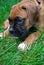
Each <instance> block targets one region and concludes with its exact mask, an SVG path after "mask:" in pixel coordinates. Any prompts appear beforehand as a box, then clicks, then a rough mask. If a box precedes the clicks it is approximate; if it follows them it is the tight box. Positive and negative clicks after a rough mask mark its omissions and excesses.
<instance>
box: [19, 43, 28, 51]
mask: <svg viewBox="0 0 44 65" xmlns="http://www.w3.org/2000/svg"><path fill="white" fill-rule="evenodd" d="M27 48H28V47H27V45H26V44H25V43H24V42H23V43H20V44H19V46H18V49H19V50H21V51H24V50H26V49H27Z"/></svg>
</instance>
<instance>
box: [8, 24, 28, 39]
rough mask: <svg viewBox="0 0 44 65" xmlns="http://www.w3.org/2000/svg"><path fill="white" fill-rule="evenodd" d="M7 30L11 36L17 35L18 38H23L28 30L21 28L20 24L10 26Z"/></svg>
mask: <svg viewBox="0 0 44 65" xmlns="http://www.w3.org/2000/svg"><path fill="white" fill-rule="evenodd" d="M14 28H15V29H14ZM9 31H10V35H11V36H14V37H19V38H20V37H21V38H23V37H25V36H27V33H28V30H27V29H26V28H23V27H22V26H19V25H17V26H15V27H11V26H10V28H9Z"/></svg>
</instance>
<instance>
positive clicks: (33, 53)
mask: <svg viewBox="0 0 44 65" xmlns="http://www.w3.org/2000/svg"><path fill="white" fill-rule="evenodd" d="M19 1H20V0H0V32H3V31H4V26H3V23H4V21H5V20H6V19H7V18H8V16H9V12H10V9H11V6H12V5H15V4H16V3H18V2H19ZM20 42H21V40H20V39H15V38H14V37H10V36H9V37H5V38H0V65H44V32H43V33H42V34H41V35H40V36H39V39H38V40H36V42H35V43H34V44H33V45H32V47H31V49H30V50H26V51H24V52H21V51H19V50H18V48H17V46H18V44H19V43H20Z"/></svg>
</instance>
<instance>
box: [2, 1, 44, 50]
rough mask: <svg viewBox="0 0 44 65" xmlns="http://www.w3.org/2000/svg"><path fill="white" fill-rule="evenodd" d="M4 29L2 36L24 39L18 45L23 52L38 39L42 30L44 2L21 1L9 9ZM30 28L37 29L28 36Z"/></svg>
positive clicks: (43, 27) (43, 24)
mask: <svg viewBox="0 0 44 65" xmlns="http://www.w3.org/2000/svg"><path fill="white" fill-rule="evenodd" d="M4 24H5V28H7V30H6V31H5V32H4V33H3V36H4V37H5V36H7V35H12V36H15V37H19V38H20V37H21V38H24V37H25V36H27V37H26V39H25V40H24V42H22V43H20V44H19V46H18V49H20V50H22V51H23V50H25V49H26V48H27V49H28V48H29V47H28V46H31V45H32V43H34V42H35V40H37V39H38V36H39V34H40V33H41V32H40V31H39V30H43V29H44V0H41V2H40V4H39V1H36V0H22V1H21V2H20V3H18V4H17V5H14V6H13V7H12V8H11V11H10V15H9V18H8V20H6V22H5V23H4ZM32 27H35V28H37V31H35V32H34V33H31V34H29V35H28V32H30V29H31V28H32Z"/></svg>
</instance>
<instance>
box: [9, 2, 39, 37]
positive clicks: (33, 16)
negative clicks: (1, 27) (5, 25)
mask: <svg viewBox="0 0 44 65" xmlns="http://www.w3.org/2000/svg"><path fill="white" fill-rule="evenodd" d="M37 13H38V6H37V4H36V3H35V2H34V3H33V2H32V3H31V2H28V1H27V2H21V3H19V4H17V5H15V6H13V7H12V8H11V11H10V15H9V23H10V28H9V31H10V33H11V34H12V35H13V36H16V37H24V36H26V34H27V33H28V31H29V29H30V28H31V27H32V26H33V25H34V24H35V21H37V20H38V18H37Z"/></svg>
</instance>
